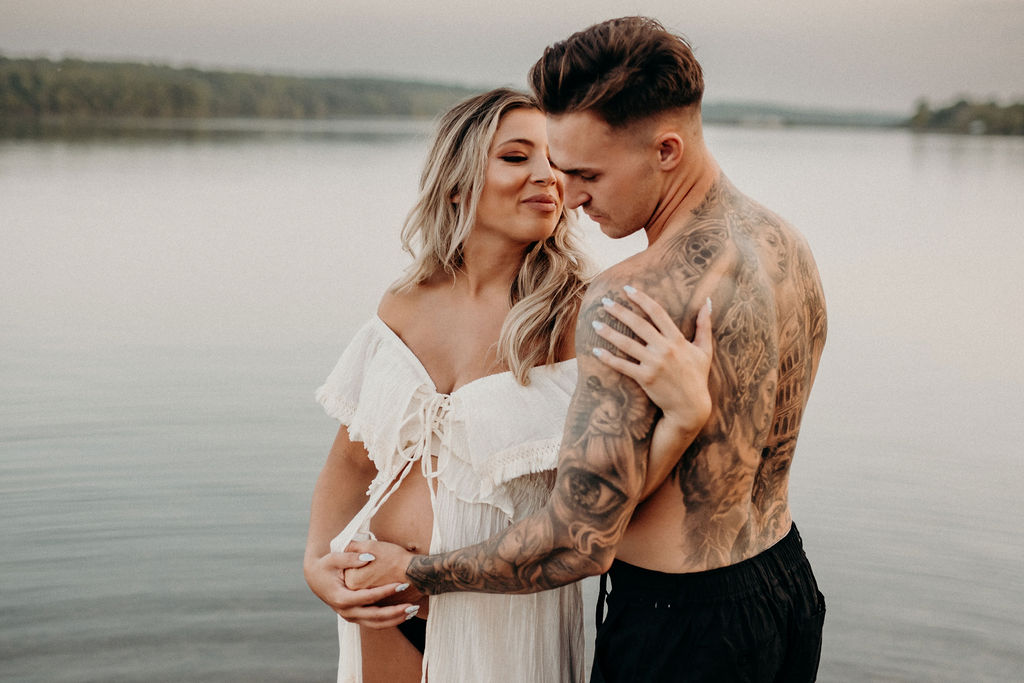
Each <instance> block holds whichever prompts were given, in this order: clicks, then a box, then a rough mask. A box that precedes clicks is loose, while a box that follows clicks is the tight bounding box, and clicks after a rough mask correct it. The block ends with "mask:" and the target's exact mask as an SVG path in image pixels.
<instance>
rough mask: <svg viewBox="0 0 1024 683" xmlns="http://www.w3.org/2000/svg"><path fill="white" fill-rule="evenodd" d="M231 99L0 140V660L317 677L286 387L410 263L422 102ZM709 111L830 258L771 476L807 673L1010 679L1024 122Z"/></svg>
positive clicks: (303, 497)
mask: <svg viewBox="0 0 1024 683" xmlns="http://www.w3.org/2000/svg"><path fill="white" fill-rule="evenodd" d="M226 128H227V130H217V129H206V130H202V131H199V132H193V133H189V134H182V133H180V132H175V131H165V132H163V133H161V134H159V135H149V136H133V137H130V138H123V137H117V136H109V135H93V136H86V137H83V138H82V139H76V140H64V141H59V140H58V141H54V140H6V141H0V238H2V242H0V244H2V247H3V248H2V249H0V287H2V289H0V292H2V297H0V386H2V391H0V549H2V551H0V679H2V680H10V681H47V682H55V681H136V680H138V681H141V680H145V681H185V680H187V681H248V680H261V681H313V680H320V681H326V680H331V679H332V676H333V670H334V662H335V657H336V642H335V636H334V626H333V622H334V618H333V614H332V613H330V612H329V611H328V610H327V609H326V608H324V607H323V606H322V605H321V604H320V603H319V601H317V599H316V598H315V597H313V596H312V594H311V593H310V592H309V591H308V589H307V588H306V586H305V583H304V581H303V579H302V573H301V566H300V565H301V557H302V551H303V546H304V542H305V526H306V516H307V509H308V501H309V496H310V493H311V490H312V486H313V482H314V479H315V477H316V475H317V472H318V470H319V467H320V465H321V464H322V461H323V458H324V456H325V454H326V452H327V449H328V447H329V446H330V443H331V440H332V438H333V435H334V432H335V431H336V425H335V424H334V423H332V421H331V420H330V419H328V418H327V417H325V416H324V415H323V414H322V413H321V411H320V409H319V408H318V406H317V405H316V404H315V403H314V402H313V399H312V392H313V389H314V388H315V387H316V386H317V385H318V383H319V382H320V380H321V379H322V378H323V377H324V376H325V375H326V373H327V372H328V371H329V370H330V369H331V367H332V365H333V363H334V361H335V359H336V356H337V354H338V353H340V351H341V349H342V348H343V346H344V344H345V342H346V341H347V339H348V338H349V336H350V335H351V334H352V332H353V331H354V329H355V327H356V326H357V325H358V324H359V323H360V322H362V321H363V320H364V319H365V318H366V317H367V316H368V315H370V314H371V313H372V311H373V310H374V307H375V303H376V300H377V298H378V297H379V295H380V293H381V291H382V290H383V289H384V287H385V286H386V284H387V283H388V282H389V281H390V280H391V279H393V278H394V277H395V276H396V275H397V273H398V272H399V270H400V268H401V266H402V265H403V264H404V263H405V259H404V258H403V256H402V254H401V252H400V250H399V249H398V244H397V243H398V231H399V227H400V224H401V222H402V219H403V217H404V215H405V212H406V210H407V209H408V208H409V206H410V205H411V202H412V198H413V192H414V186H415V183H416V178H417V176H418V171H419V165H420V164H421V162H422V159H423V157H424V154H425V145H426V138H425V134H426V131H427V130H428V129H429V126H424V125H422V124H416V123H406V122H350V123H344V124H309V125H306V124H280V125H277V126H267V127H255V128H254V127H252V126H247V125H241V124H238V125H233V126H227V127H226ZM708 138H709V144H710V146H711V148H712V150H713V152H714V154H715V156H716V157H717V159H718V160H719V162H720V163H721V164H722V166H723V168H724V169H725V171H726V172H727V174H728V175H729V176H730V177H731V179H732V180H733V182H734V183H735V184H736V185H737V186H739V187H740V188H741V189H743V190H745V191H747V192H748V193H749V194H751V195H752V196H754V197H756V198H758V199H759V200H761V201H762V202H764V203H765V204H767V205H768V206H770V207H772V208H774V209H775V210H777V211H778V212H779V213H781V214H782V215H783V216H785V217H787V218H788V219H790V220H791V221H792V222H793V223H794V224H796V225H797V226H798V227H799V228H800V229H801V230H802V231H803V232H804V233H805V234H806V235H807V237H808V239H809V240H810V242H811V244H812V247H813V249H814V251H815V254H816V256H817V260H818V265H819V268H820V270H821V273H822V278H823V280H824V284H825V288H826V295H827V299H828V304H829V314H830V315H829V327H830V330H829V341H828V345H827V347H826V350H825V356H824V358H823V360H822V364H821V370H820V373H819V377H818V381H817V385H816V386H815V389H814V392H813V395H812V399H811V404H810V406H809V408H808V411H807V415H806V418H805V427H804V430H803V434H802V436H801V439H800V446H799V448H798V451H797V458H796V461H795V465H794V471H793V483H792V487H791V490H792V506H793V509H794V516H795V519H796V520H797V522H798V524H799V525H800V530H801V533H802V534H803V536H804V540H805V544H806V547H807V551H808V554H809V556H810V558H811V561H812V563H813V565H814V568H815V571H816V573H817V576H818V579H819V583H820V584H821V587H822V589H823V591H824V592H825V594H826V597H827V601H828V609H829V612H828V618H827V621H826V631H825V644H824V651H823V655H822V664H821V670H820V677H819V680H822V681H835V682H846V681H949V682H960V681H1015V680H1020V678H1021V671H1024V578H1022V571H1021V570H1022V567H1024V533H1022V531H1021V528H1022V524H1021V520H1022V519H1024V503H1022V502H1021V501H1022V498H1021V488H1022V484H1024V464H1022V458H1021V455H1022V447H1021V443H1022V442H1024V421H1022V420H1021V418H1020V415H1021V414H1022V413H1024V391H1022V389H1024V354H1022V352H1021V343H1022V339H1024V334H1022V333H1024V323H1022V322H1021V320H1022V318H1021V315H1020V311H1021V310H1022V309H1024V287H1022V284H1021V272H1022V270H1024V268H1022V266H1024V230H1021V227H1020V226H1021V220H1022V218H1024V140H1022V139H995V138H977V137H946V136H914V135H911V134H909V133H906V132H902V131H857V130H838V129H836V130H832V129H781V130H767V129H736V128H710V129H709V131H708ZM587 230H588V235H589V236H590V238H591V239H590V241H591V243H592V246H593V248H594V249H595V251H596V252H597V253H598V254H599V258H600V259H601V260H602V261H604V262H605V263H611V262H612V261H614V260H616V259H617V258H621V257H622V256H623V255H625V254H627V253H630V251H632V250H636V249H639V248H642V246H643V241H642V238H640V239H630V240H627V241H626V242H624V243H612V242H610V241H609V240H607V239H606V238H605V237H603V236H601V235H600V234H599V233H598V232H597V230H596V229H595V228H594V227H593V226H592V225H589V224H588V225H587Z"/></svg>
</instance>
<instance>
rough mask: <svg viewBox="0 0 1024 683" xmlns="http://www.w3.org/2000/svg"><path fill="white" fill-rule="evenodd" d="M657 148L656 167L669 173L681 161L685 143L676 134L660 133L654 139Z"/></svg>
mask: <svg viewBox="0 0 1024 683" xmlns="http://www.w3.org/2000/svg"><path fill="white" fill-rule="evenodd" d="M654 142H655V144H656V145H657V148H658V166H659V167H660V168H661V170H663V171H671V170H672V169H674V168H675V167H676V166H678V165H679V163H680V162H681V161H682V160H683V151H684V150H685V149H686V143H684V142H683V138H682V136H680V135H679V134H678V133H671V132H669V133H662V134H661V135H659V136H658V137H657V138H656V139H655V141H654Z"/></svg>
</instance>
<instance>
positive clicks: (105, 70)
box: [0, 56, 474, 119]
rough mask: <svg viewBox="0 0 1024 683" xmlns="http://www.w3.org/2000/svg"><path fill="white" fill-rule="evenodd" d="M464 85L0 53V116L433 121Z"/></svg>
mask: <svg viewBox="0 0 1024 683" xmlns="http://www.w3.org/2000/svg"><path fill="white" fill-rule="evenodd" d="M472 92H474V91H473V90H471V89H468V88H461V87H457V86H448V85H437V84H429V83H417V82H405V81H391V80H383V79H374V78H315V77H314V78H306V77H298V76H278V75H258V74H249V73H236V72H221V71H200V70H198V69H189V68H183V69H179V68H173V67H169V66H157V65H149V64H131V63H111V62H86V61H82V60H78V59H64V60H61V61H51V60H48V59H8V58H4V57H2V56H0V118H17V117H21V118H25V117H29V118H41V117H81V118H107V117H141V118H216V117H241V118H279V119H318V118H337V117H346V116H389V115H390V116H433V115H435V114H437V113H438V112H440V111H442V110H444V109H446V108H447V107H449V106H450V105H452V104H453V103H455V102H456V101H458V100H460V99H462V98H464V97H466V96H468V95H469V94H471V93H472Z"/></svg>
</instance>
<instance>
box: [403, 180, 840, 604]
mask: <svg viewBox="0 0 1024 683" xmlns="http://www.w3.org/2000/svg"><path fill="white" fill-rule="evenodd" d="M627 283H628V284H635V285H636V286H638V287H640V288H642V289H643V290H644V291H645V292H646V293H648V294H649V295H651V296H652V297H654V298H655V299H656V300H658V301H659V302H660V303H661V304H662V305H663V306H664V307H665V309H666V310H667V311H668V313H669V314H670V315H671V316H672V318H673V319H674V320H675V321H676V322H677V324H679V325H680V326H681V329H682V331H683V333H684V334H685V335H687V337H688V338H691V337H692V335H693V331H694V321H695V319H696V314H697V311H698V309H699V308H700V306H701V304H702V303H703V301H704V299H705V298H706V297H708V296H710V297H711V298H712V300H713V302H714V321H713V323H714V335H715V353H714V360H713V363H712V368H711V377H710V386H711V391H712V403H713V409H712V414H711V418H710V420H709V422H708V424H707V425H706V426H705V428H704V430H703V432H702V433H701V435H700V436H699V437H698V438H697V440H696V441H694V443H693V444H692V445H691V446H690V447H689V448H688V449H687V451H686V452H685V453H684V454H683V455H682V457H681V458H680V460H679V463H678V464H677V465H676V467H675V469H674V470H673V472H672V474H671V477H670V478H671V481H672V482H673V485H674V486H675V487H676V488H677V489H678V495H679V496H680V500H679V503H680V504H679V506H678V507H679V510H680V513H679V518H678V519H667V520H665V521H664V523H666V524H674V525H676V528H678V529H679V534H680V545H681V547H684V548H686V549H687V555H686V559H685V561H684V563H683V566H680V567H679V568H678V571H696V570H701V569H706V568H709V567H716V566H723V565H727V564H732V563H734V562H736V561H739V560H742V559H746V558H747V557H749V556H751V555H752V554H755V553H756V552H759V550H761V549H763V548H765V547H767V545H768V544H770V543H771V542H773V541H774V540H777V539H778V538H779V537H780V536H781V534H782V533H783V532H784V531H785V529H786V528H787V527H788V524H789V523H790V517H789V504H788V474H789V467H790V463H791V461H792V458H793V452H794V450H795V446H796V438H797V434H798V432H799V428H800V420H801V417H802V413H803V409H804V406H805V405H806V402H807V396H808V393H809V391H810V386H811V384H812V382H813V379H814V375H815V372H816V370H817V363H818V358H819V357H820V355H821V351H822V348H823V346H824V342H825V330H826V317H825V305H824V296H823V294H822V291H821V285H820V281H819V279H818V274H817V271H816V268H815V266H814V262H813V259H812V258H811V256H810V251H809V249H808V247H807V245H806V243H805V242H804V241H803V238H802V237H801V236H800V235H799V234H798V233H797V232H796V231H795V230H793V229H792V228H791V227H790V226H788V225H787V224H786V223H785V222H784V221H782V220H781V219H780V218H779V217H778V216H776V215H775V214H773V213H771V212H770V211H768V210H767V209H765V208H764V207H761V206H760V205H758V204H756V203H755V202H753V201H751V200H750V199H748V198H747V197H745V196H744V195H742V194H740V193H739V192H738V191H737V190H736V189H735V188H733V186H732V185H731V184H730V183H729V181H728V180H726V179H725V178H724V176H720V177H719V179H718V180H717V181H716V182H715V184H714V186H713V187H712V188H711V190H710V191H709V192H708V194H707V196H706V197H705V199H704V201H703V202H702V204H701V205H700V206H699V207H697V208H696V209H695V210H694V212H693V215H692V216H691V217H690V221H689V223H688V224H687V227H686V230H684V231H681V232H679V233H676V234H673V235H671V236H666V237H665V238H664V239H663V240H660V241H658V242H657V243H656V244H654V245H652V246H651V247H650V248H649V249H648V250H647V251H646V252H644V254H643V258H642V259H639V260H636V261H627V262H625V263H623V264H620V265H619V266H617V267H616V268H614V269H612V271H610V273H609V274H606V275H605V276H602V279H600V280H598V281H597V282H595V283H594V284H593V285H591V288H590V291H589V292H588V294H587V297H586V299H585V300H584V302H583V306H582V310H581V311H580V320H579V325H578V327H577V332H576V345H577V357H578V364H579V370H580V372H579V383H578V386H577V389H576V393H575V395H574V396H573V400H572V403H571V405H570V408H569V416H568V417H567V420H566V431H565V435H564V437H563V441H562V449H561V452H560V455H559V467H558V475H557V479H556V482H555V487H554V489H553V492H552V496H551V500H550V501H549V503H548V505H547V506H546V507H545V508H544V509H543V510H541V511H539V512H538V513H536V514H534V515H532V516H530V517H528V518H526V519H524V520H521V521H519V522H517V523H516V524H514V525H512V526H510V527H509V528H508V529H506V530H505V531H504V532H502V533H500V534H498V535H496V536H495V537H493V538H491V539H488V540H487V541H484V542H482V543H479V544H477V545H474V546H470V547H467V548H462V549H460V550H456V551H452V552H449V553H442V554H438V555H430V556H416V558H415V559H414V560H413V561H412V563H411V564H410V565H409V568H408V576H409V579H410V581H411V582H412V583H413V584H414V585H416V586H417V587H418V588H419V589H420V590H421V591H423V592H425V593H428V594H437V593H443V592H447V591H453V590H469V591H477V592H502V593H524V592H534V591H538V590H543V589H547V588H553V587H556V586H560V585H563V584H565V583H568V582H570V581H574V580H576V579H579V578H581V577H583V576H587V575H592V574H596V573H599V572H600V571H602V570H603V568H604V567H606V566H607V565H608V564H610V562H611V559H612V558H613V557H614V552H615V545H616V544H617V543H618V541H619V539H621V538H622V535H623V534H624V533H625V532H626V528H627V526H628V524H629V520H630V517H631V515H632V513H633V510H634V508H635V506H636V502H637V497H638V495H639V493H640V491H641V489H642V488H643V482H644V476H645V474H646V464H647V460H646V458H647V451H648V448H649V445H650V436H651V433H652V431H653V425H654V423H655V420H656V418H657V416H658V411H657V409H656V408H655V407H654V406H653V405H652V404H651V403H650V401H649V400H648V399H647V397H646V395H645V394H644V393H643V392H642V391H641V390H640V388H639V386H638V385H637V384H636V383H634V382H633V381H632V380H630V379H628V378H625V377H624V376H622V375H619V374H618V373H615V372H613V371H611V370H610V369H609V368H607V367H605V366H604V365H603V364H601V363H600V362H598V361H597V360H596V359H595V358H593V356H592V355H591V353H590V350H591V348H592V347H594V346H604V347H605V348H608V347H607V345H606V344H605V342H604V341H603V340H602V339H601V338H600V337H598V336H597V335H596V334H595V333H594V332H593V329H592V328H591V321H592V320H595V319H601V320H602V321H603V322H605V323H606V324H612V325H613V326H616V327H617V329H618V330H619V331H620V332H623V333H627V334H628V333H629V331H628V330H627V329H625V328H624V327H623V326H621V324H619V323H617V321H615V320H612V319H609V318H605V317H601V316H600V313H599V311H600V307H601V303H600V299H601V298H602V297H610V298H613V299H616V300H617V301H618V302H619V303H622V304H624V305H630V304H629V302H628V300H626V299H625V298H624V297H620V296H619V292H620V291H621V289H620V288H621V286H622V285H623V284H627ZM673 490H675V489H673ZM659 523H660V520H659Z"/></svg>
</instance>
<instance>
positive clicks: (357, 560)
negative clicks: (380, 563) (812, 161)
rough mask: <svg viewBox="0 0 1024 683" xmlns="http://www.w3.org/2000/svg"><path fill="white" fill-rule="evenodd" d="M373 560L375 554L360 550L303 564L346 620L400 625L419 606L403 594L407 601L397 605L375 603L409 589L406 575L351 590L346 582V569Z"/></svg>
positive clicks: (319, 590) (311, 582) (310, 581)
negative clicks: (377, 584)
mask: <svg viewBox="0 0 1024 683" xmlns="http://www.w3.org/2000/svg"><path fill="white" fill-rule="evenodd" d="M372 562H373V559H372V556H368V555H366V554H362V553H359V552H344V553H328V554H327V555H324V556H323V557H321V558H319V559H317V560H315V561H313V562H311V563H309V564H308V565H307V566H306V567H305V568H304V574H305V575H306V583H308V584H309V587H310V588H311V589H312V591H313V593H315V594H316V596H317V597H318V598H320V599H321V600H323V601H324V602H325V603H326V604H327V606H328V607H330V608H331V609H333V610H334V611H335V612H336V613H337V614H338V616H340V617H341V618H342V619H344V620H345V621H351V622H352V623H355V624H359V625H361V626H366V627H368V628H388V627H391V626H397V625H398V624H400V623H402V622H403V621H405V620H406V619H409V618H411V616H413V615H415V614H416V612H417V611H418V610H419V607H417V606H416V605H414V604H413V603H412V602H409V601H408V598H407V597H406V596H404V595H403V596H402V597H403V598H404V599H405V601H404V602H400V603H399V604H396V605H387V606H383V607H381V606H374V603H378V602H387V601H388V598H394V597H395V595H396V594H398V593H401V592H403V591H405V590H406V589H408V588H409V584H408V583H407V582H406V581H405V580H404V579H403V580H402V582H401V583H387V584H383V585H380V586H378V587H376V588H367V589H364V590H352V589H350V588H349V587H348V586H346V585H345V574H346V572H351V571H357V570H358V568H360V567H365V566H366V565H367V564H369V563H372ZM403 575H404V571H403Z"/></svg>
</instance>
